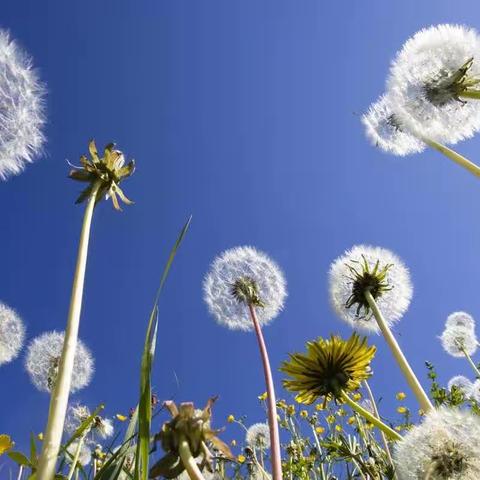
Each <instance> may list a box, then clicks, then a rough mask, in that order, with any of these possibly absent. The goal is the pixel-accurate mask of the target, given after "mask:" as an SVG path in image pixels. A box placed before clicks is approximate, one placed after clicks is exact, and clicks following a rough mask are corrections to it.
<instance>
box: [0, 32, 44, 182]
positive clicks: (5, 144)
mask: <svg viewBox="0 0 480 480" xmlns="http://www.w3.org/2000/svg"><path fill="white" fill-rule="evenodd" d="M44 97H45V87H44V86H43V85H42V83H41V82H40V81H39V79H38V75H37V72H36V71H35V70H34V69H33V67H32V61H31V59H30V57H29V56H28V55H27V54H26V52H25V51H23V49H22V48H20V47H19V45H18V44H17V43H16V42H15V41H14V40H12V39H11V38H10V35H9V33H8V32H7V31H5V30H1V29H0V179H2V180H6V179H7V178H8V177H10V176H11V175H17V174H19V173H20V172H22V170H23V169H24V168H25V165H26V164H27V163H31V162H33V161H34V160H35V159H36V158H37V157H38V156H39V155H40V153H41V151H42V147H43V144H44V142H45V137H44V134H43V127H44V124H45V113H44Z"/></svg>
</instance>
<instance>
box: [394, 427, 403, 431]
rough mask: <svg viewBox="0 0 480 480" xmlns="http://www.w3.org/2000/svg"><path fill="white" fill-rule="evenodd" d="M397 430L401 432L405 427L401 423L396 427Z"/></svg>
mask: <svg viewBox="0 0 480 480" xmlns="http://www.w3.org/2000/svg"><path fill="white" fill-rule="evenodd" d="M395 430H396V431H397V432H401V431H402V430H403V427H402V426H401V425H397V426H396V427H395Z"/></svg>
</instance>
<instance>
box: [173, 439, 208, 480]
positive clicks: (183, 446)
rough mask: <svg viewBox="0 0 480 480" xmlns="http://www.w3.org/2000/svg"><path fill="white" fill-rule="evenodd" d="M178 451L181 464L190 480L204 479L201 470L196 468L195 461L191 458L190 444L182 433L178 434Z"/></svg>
mask: <svg viewBox="0 0 480 480" xmlns="http://www.w3.org/2000/svg"><path fill="white" fill-rule="evenodd" d="M178 453H179V455H180V458H181V460H182V463H183V466H184V467H185V470H186V471H187V473H188V476H189V477H190V480H205V479H204V478H203V475H202V472H201V471H200V469H199V468H198V465H197V462H196V461H195V459H194V458H193V455H192V452H191V451H190V446H189V445H188V441H187V439H186V438H185V436H184V435H181V436H180V441H179V444H178Z"/></svg>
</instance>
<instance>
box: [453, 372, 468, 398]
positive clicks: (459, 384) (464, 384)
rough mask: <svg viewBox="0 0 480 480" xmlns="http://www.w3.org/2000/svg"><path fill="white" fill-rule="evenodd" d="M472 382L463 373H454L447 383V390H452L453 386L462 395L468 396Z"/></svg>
mask: <svg viewBox="0 0 480 480" xmlns="http://www.w3.org/2000/svg"><path fill="white" fill-rule="evenodd" d="M472 386H473V384H472V382H471V381H470V380H469V379H468V378H467V377H464V376H463V375H455V376H454V377H452V378H451V379H450V380H449V381H448V384H447V387H448V389H449V390H452V388H453V387H456V388H457V389H458V390H460V391H461V392H462V393H463V394H464V395H466V396H468V395H469V394H470V392H471V390H472Z"/></svg>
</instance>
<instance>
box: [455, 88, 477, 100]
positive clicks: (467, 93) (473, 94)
mask: <svg viewBox="0 0 480 480" xmlns="http://www.w3.org/2000/svg"><path fill="white" fill-rule="evenodd" d="M459 97H461V98H470V99H473V100H480V90H465V91H463V92H462V93H461V94H460V95H459Z"/></svg>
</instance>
